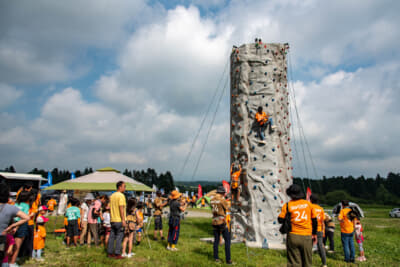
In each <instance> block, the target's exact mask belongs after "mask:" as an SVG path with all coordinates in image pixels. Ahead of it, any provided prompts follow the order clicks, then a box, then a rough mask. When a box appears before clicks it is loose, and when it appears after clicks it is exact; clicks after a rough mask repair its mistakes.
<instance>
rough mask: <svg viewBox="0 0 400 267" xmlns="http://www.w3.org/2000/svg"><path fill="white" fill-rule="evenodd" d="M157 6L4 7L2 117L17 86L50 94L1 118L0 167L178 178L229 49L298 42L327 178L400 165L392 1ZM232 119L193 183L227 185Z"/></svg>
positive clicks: (216, 1)
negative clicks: (144, 171) (141, 172)
mask: <svg viewBox="0 0 400 267" xmlns="http://www.w3.org/2000/svg"><path fill="white" fill-rule="evenodd" d="M183 2H184V3H187V1H183ZM148 3H150V2H145V1H127V0H120V1H114V2H113V4H112V8H110V3H109V2H108V1H103V0H101V1H85V2H84V3H81V2H79V1H77V2H76V1H73V2H71V1H70V2H68V3H64V2H62V3H61V2H51V3H49V2H48V1H36V2H35V3H31V1H26V2H23V4H21V3H20V2H16V1H12V2H8V3H7V4H3V5H2V6H4V8H2V9H0V17H1V21H2V22H3V23H0V31H1V32H2V33H4V34H3V35H2V36H1V37H0V80H1V81H2V82H3V83H5V84H7V85H4V84H3V85H1V86H0V89H1V90H0V108H7V107H8V105H9V104H8V103H16V101H17V100H19V99H20V97H21V95H22V94H24V93H25V92H24V91H23V90H24V89H20V88H21V86H20V84H21V83H24V84H26V89H25V90H31V89H30V87H31V86H32V87H33V88H35V87H36V88H37V84H38V83H39V84H40V83H43V84H44V85H43V86H44V87H45V88H46V90H47V91H46V94H44V95H46V96H45V98H44V99H41V100H40V101H38V100H31V101H32V102H30V100H26V103H27V105H26V107H21V109H20V110H21V111H20V113H22V114H24V113H25V114H26V117H24V115H21V114H20V113H19V114H8V113H7V112H6V111H5V112H3V113H1V114H0V122H1V127H2V131H1V133H0V151H1V152H2V153H1V155H2V157H0V158H2V160H1V161H0V164H5V162H7V164H8V162H10V161H11V162H16V163H15V165H17V166H23V167H24V168H25V170H29V169H30V168H32V167H43V168H53V167H55V166H59V167H62V168H71V169H74V168H75V169H76V168H83V167H86V166H93V167H94V168H97V167H104V166H108V165H110V163H112V164H113V166H114V167H116V168H121V169H122V168H147V167H154V168H156V169H157V170H159V171H165V170H172V171H173V173H174V174H177V173H176V172H177V171H178V170H179V169H180V167H181V166H182V165H181V164H182V163H183V161H184V159H185V156H186V154H187V152H188V151H189V149H190V145H191V142H192V138H193V137H194V136H195V134H196V132H197V130H198V127H199V123H200V122H201V115H202V114H203V113H204V112H205V110H206V108H207V106H208V104H209V102H210V101H211V97H212V95H213V93H214V89H215V87H216V86H217V83H218V80H219V78H220V75H221V74H222V72H223V69H224V66H225V63H226V62H227V61H228V59H229V53H230V49H231V45H232V44H236V45H240V44H242V43H247V42H251V41H252V40H254V38H255V37H261V38H262V39H263V41H264V42H289V43H290V45H291V57H292V58H293V63H294V67H295V68H294V69H293V71H294V72H295V74H296V76H297V79H298V81H297V82H296V83H295V84H294V87H295V88H296V99H297V101H298V108H299V111H300V115H301V117H302V119H303V126H304V128H305V132H306V135H307V137H308V139H309V144H310V146H311V151H312V152H313V154H314V158H315V159H316V163H317V168H318V169H320V172H321V174H326V175H332V174H339V175H340V174H343V173H344V172H353V173H354V174H356V175H357V174H359V173H360V172H363V171H365V172H366V173H372V174H373V173H375V172H381V174H384V172H386V171H387V170H389V169H390V168H393V166H397V165H396V164H395V162H396V159H398V158H399V155H398V152H397V151H399V147H398V145H397V143H398V142H397V137H398V134H399V132H400V126H399V125H400V124H399V122H400V121H399V120H400V119H399V116H398V114H399V109H398V105H397V102H396V100H397V99H400V93H399V92H400V91H399V90H398V89H399V87H400V81H399V78H398V77H399V73H400V67H399V64H398V59H399V47H400V46H399V40H400V38H399V37H400V36H399V35H400V30H399V27H398V25H399V24H400V21H399V16H398V15H397V13H396V11H397V10H398V8H397V5H398V4H397V3H394V2H391V1H352V2H349V1H335V2H332V1H316V0H309V1H300V0H298V1H290V0H283V1H282V0H279V1H278V0H273V1H268V2H265V1H231V2H225V1H223V0H222V1H220V0H210V1H201V3H200V2H198V1H193V3H194V4H193V6H189V7H186V8H185V7H182V6H177V7H173V8H170V9H169V10H165V8H163V7H162V6H161V4H159V3H155V4H154V5H153V6H152V7H150V6H148ZM194 5H198V6H201V8H202V9H201V12H200V11H199V10H198V9H197V8H196V7H195V6H194ZM218 8H221V9H218ZM28 11H29V12H28ZM27 21H29V22H30V23H26V22H27ZM103 57H104V58H107V60H105V61H106V62H102V60H99V58H103ZM96 60H98V62H97V61H96ZM110 63H111V65H107V64H110ZM102 64H104V66H103V65H102ZM359 66H361V67H359ZM92 68H96V73H99V72H100V73H102V74H100V75H97V74H96V73H95V72H93V69H92ZM228 69H229V68H228ZM228 72H229V71H228ZM85 74H88V76H87V77H88V80H89V79H92V80H91V81H88V80H86V81H84V82H83V84H87V83H89V84H90V85H91V86H89V88H81V90H78V89H77V88H78V87H80V84H79V82H78V86H76V84H74V81H73V80H74V79H76V78H78V77H82V76H84V75H85ZM91 75H93V76H95V77H94V78H89V77H90V76H91ZM226 75H227V74H226ZM93 76H91V77H93ZM99 76H100V77H99ZM299 76H300V77H299ZM302 76H305V78H306V79H303V78H304V77H302ZM59 81H64V83H65V84H66V85H64V86H62V88H64V87H66V88H65V89H63V90H61V91H60V85H57V84H55V85H53V84H51V83H53V82H59ZM2 88H6V89H2ZM15 88H18V90H17V89H15ZM48 88H54V89H52V90H48ZM89 89H90V90H91V91H90V90H89ZM38 90H41V89H40V88H39V89H38ZM31 94H32V93H31ZM31 94H28V93H27V94H26V95H29V96H28V97H27V99H28V98H29V97H30V96H31ZM42 95H43V94H42ZM47 95H50V97H47ZM93 97H96V98H93ZM24 101H25V99H24ZM33 101H38V102H39V103H40V104H41V105H40V112H38V111H37V110H35V109H34V108H33V107H31V105H30V104H31V103H33ZM35 103H36V105H37V102H35ZM28 107H29V108H28ZM214 107H215V105H214ZM13 108H14V107H13ZM37 113H39V114H38V115H36V114H37ZM228 113H229V103H228V101H226V100H223V102H222V106H221V108H220V111H219V114H218V115H217V118H216V122H215V125H214V127H213V130H212V132H211V135H210V137H209V142H208V145H207V147H206V151H205V154H204V156H203V158H202V160H201V165H200V169H199V173H198V175H197V176H196V177H205V178H208V177H210V178H217V177H218V178H226V177H227V176H228V172H227V168H228V167H229V166H228V165H229V163H228V161H229V156H230V155H229V116H228ZM292 115H293V114H292ZM15 118H18V119H17V120H15ZM21 118H22V119H21ZM207 128H208V124H206V125H205V128H204V130H207ZM204 138H205V133H204V132H203V133H202V134H201V135H200V140H204ZM200 150H201V142H199V143H197V144H196V145H195V147H194V152H193V154H192V156H193V159H192V160H190V162H189V164H188V166H187V168H186V170H185V174H184V176H183V177H191V173H192V171H193V168H194V165H195V164H196V161H197V158H198V155H199V152H200ZM296 171H297V170H296V169H295V175H297V174H298V175H304V174H302V173H296ZM179 178H182V177H179Z"/></svg>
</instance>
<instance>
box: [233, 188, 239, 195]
mask: <svg viewBox="0 0 400 267" xmlns="http://www.w3.org/2000/svg"><path fill="white" fill-rule="evenodd" d="M231 192H232V193H234V194H236V193H238V192H239V187H236V188H231Z"/></svg>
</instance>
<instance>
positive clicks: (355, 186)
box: [1, 166, 400, 205]
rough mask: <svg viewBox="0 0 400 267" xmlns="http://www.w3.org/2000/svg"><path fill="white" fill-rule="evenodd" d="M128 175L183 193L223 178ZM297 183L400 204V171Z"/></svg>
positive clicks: (323, 194) (328, 193)
mask: <svg viewBox="0 0 400 267" xmlns="http://www.w3.org/2000/svg"><path fill="white" fill-rule="evenodd" d="M1 171H5V172H16V170H15V168H14V167H13V166H10V167H7V168H5V169H3V170H1ZM50 172H51V174H52V177H53V184H56V183H59V182H62V181H65V180H68V179H70V178H71V172H70V171H69V170H59V169H58V168H54V169H53V170H51V171H50ZM92 172H93V169H92V168H91V167H87V168H85V169H84V170H82V171H81V170H76V171H74V173H75V176H76V177H79V176H82V175H86V174H89V173H92ZM29 173H32V174H40V175H42V176H43V177H45V178H47V173H48V171H47V170H43V169H37V168H34V169H33V170H32V171H30V172H29ZM122 173H123V174H124V175H126V176H128V177H131V178H134V179H135V180H137V181H139V182H142V183H144V184H146V185H148V186H150V187H151V186H152V185H153V184H155V185H156V186H157V188H163V189H164V190H165V192H170V191H172V190H174V189H175V187H176V186H177V187H178V188H179V189H180V191H181V192H185V191H189V192H197V186H198V185H199V184H200V185H201V186H202V188H203V192H209V191H211V190H213V189H216V188H217V186H219V185H222V181H218V182H217V181H174V178H173V175H172V173H171V172H169V171H167V172H165V173H160V174H158V173H157V172H156V171H155V170H154V169H152V168H148V169H147V170H128V169H125V170H124V171H123V172H122ZM293 182H294V183H296V184H299V185H300V186H301V187H302V188H303V190H304V191H306V188H307V187H310V189H311V190H312V192H313V193H315V194H317V195H318V196H319V198H320V202H321V203H322V204H327V205H334V204H336V203H338V201H340V200H342V199H348V200H350V201H353V202H357V203H361V204H379V205H400V173H393V172H389V173H388V175H387V176H386V177H382V176H380V175H379V174H377V175H376V177H374V178H372V177H368V178H366V177H364V176H363V175H361V176H360V177H357V178H355V177H353V176H351V175H350V176H347V177H343V176H336V177H335V176H334V177H326V176H323V177H322V179H319V180H317V179H308V178H299V177H295V178H294V179H293Z"/></svg>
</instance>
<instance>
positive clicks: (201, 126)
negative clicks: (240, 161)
mask: <svg viewBox="0 0 400 267" xmlns="http://www.w3.org/2000/svg"><path fill="white" fill-rule="evenodd" d="M228 63H229V60H227V62H226V63H225V66H224V71H223V73H222V75H221V78H220V79H219V81H218V85H217V87H216V88H215V91H214V95H213V97H212V100H211V102H210V104H209V105H208V107H207V111H206V113H205V114H204V117H203V120H202V121H201V123H200V127H199V129H198V131H197V133H196V135H195V137H194V139H193V142H192V144H191V146H190V149H189V152H188V154H187V156H186V159H185V161H184V163H183V165H182V168H181V170H180V171H179V173H178V177H180V178H182V174H183V171H184V169H185V167H186V165H187V163H188V161H189V158H190V156H191V155H192V152H193V148H194V145H195V144H196V142H197V139H198V138H199V135H200V132H201V129H202V128H203V126H204V123H205V121H206V119H207V116H208V113H209V112H210V110H211V107H212V104H213V103H214V99H215V98H216V96H217V93H218V89H219V87H220V85H221V81H222V79H223V78H224V76H225V73H226V70H227V66H228Z"/></svg>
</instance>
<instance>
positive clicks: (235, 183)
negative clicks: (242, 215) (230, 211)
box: [231, 163, 242, 202]
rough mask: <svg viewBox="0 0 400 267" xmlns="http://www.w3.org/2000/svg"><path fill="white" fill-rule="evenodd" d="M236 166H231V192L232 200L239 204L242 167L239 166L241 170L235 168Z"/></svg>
mask: <svg viewBox="0 0 400 267" xmlns="http://www.w3.org/2000/svg"><path fill="white" fill-rule="evenodd" d="M234 165H235V164H234V163H232V165H231V192H232V200H236V201H237V202H239V197H240V190H239V183H240V175H241V174H242V165H240V164H239V169H238V168H236V167H235V166H234Z"/></svg>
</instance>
